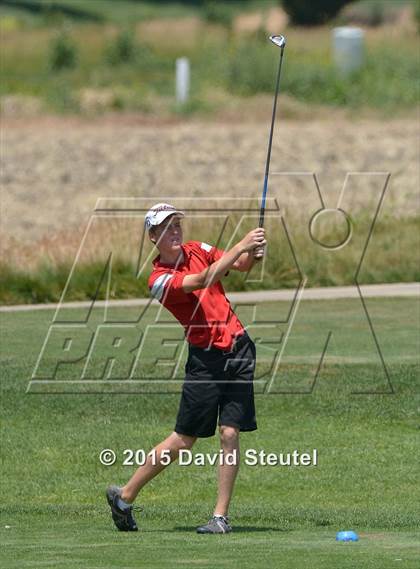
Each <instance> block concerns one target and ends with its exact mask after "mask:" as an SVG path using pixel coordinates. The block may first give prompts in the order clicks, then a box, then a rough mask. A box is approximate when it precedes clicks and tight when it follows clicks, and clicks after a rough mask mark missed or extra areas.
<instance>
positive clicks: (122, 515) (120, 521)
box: [106, 486, 139, 531]
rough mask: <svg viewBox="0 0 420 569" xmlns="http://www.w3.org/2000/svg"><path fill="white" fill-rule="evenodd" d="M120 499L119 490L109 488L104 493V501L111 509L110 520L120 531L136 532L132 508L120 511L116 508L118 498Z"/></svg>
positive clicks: (117, 488) (115, 487)
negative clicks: (105, 500)
mask: <svg viewBox="0 0 420 569" xmlns="http://www.w3.org/2000/svg"><path fill="white" fill-rule="evenodd" d="M120 497H121V488H119V487H118V486H110V487H109V488H108V490H107V491H106V499H107V501H108V504H109V506H110V508H111V512H112V519H113V520H114V524H115V525H116V526H117V528H118V529H119V530H120V531H138V529H139V528H138V527H137V524H136V520H135V519H134V518H133V506H130V507H129V508H125V509H124V510H122V509H121V508H119V507H118V505H117V502H118V498H120Z"/></svg>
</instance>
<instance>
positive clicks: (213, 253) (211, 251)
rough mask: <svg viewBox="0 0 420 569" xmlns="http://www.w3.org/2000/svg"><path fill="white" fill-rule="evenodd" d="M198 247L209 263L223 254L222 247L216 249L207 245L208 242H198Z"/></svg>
mask: <svg viewBox="0 0 420 569" xmlns="http://www.w3.org/2000/svg"><path fill="white" fill-rule="evenodd" d="M200 248H201V249H202V250H203V251H204V253H205V256H206V259H207V261H208V263H209V265H211V264H212V263H215V262H216V261H218V260H219V259H221V258H222V257H223V255H224V254H225V252H224V251H223V249H218V248H217V247H214V246H213V245H209V244H208V243H200Z"/></svg>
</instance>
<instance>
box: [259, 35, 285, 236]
mask: <svg viewBox="0 0 420 569" xmlns="http://www.w3.org/2000/svg"><path fill="white" fill-rule="evenodd" d="M269 39H270V41H272V42H273V43H274V45H276V46H277V47H279V48H280V60H279V67H278V71H277V79H276V90H275V93H274V102H273V113H272V115H271V128H270V137H269V140H268V150H267V161H266V163H265V174H264V187H263V194H262V201H261V209H260V221H259V227H263V225H264V214H265V201H266V197H267V190H268V175H269V172H270V160H271V146H272V144H273V132H274V121H275V120H276V109H277V96H278V94H279V87H280V75H281V65H282V62H283V53H284V48H285V46H286V39H285V38H284V36H270V38H269Z"/></svg>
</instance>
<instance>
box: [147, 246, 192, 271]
mask: <svg viewBox="0 0 420 569" xmlns="http://www.w3.org/2000/svg"><path fill="white" fill-rule="evenodd" d="M181 249H182V252H183V254H184V259H183V260H182V261H181V262H180V263H179V265H178V266H177V268H178V269H179V268H180V267H182V266H183V265H185V261H186V259H187V258H189V257H191V251H188V250H187V248H186V247H185V245H181ZM152 263H153V266H154V267H155V268H156V267H168V268H169V269H175V266H176V265H175V264H171V263H162V262H161V260H160V255H158V256H157V257H155V258H154V259H153V261H152Z"/></svg>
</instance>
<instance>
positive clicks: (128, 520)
mask: <svg viewBox="0 0 420 569" xmlns="http://www.w3.org/2000/svg"><path fill="white" fill-rule="evenodd" d="M182 217H184V213H183V212H181V211H178V210H177V209H176V208H174V207H173V206H171V205H168V204H157V205H155V206H153V207H152V208H151V209H150V210H149V211H148V213H147V215H146V218H145V224H146V228H147V229H148V231H149V236H150V239H151V241H152V242H153V243H154V244H155V245H156V247H157V248H158V250H159V253H160V254H159V256H158V257H156V258H155V259H154V261H153V271H152V274H151V275H150V278H149V288H150V291H151V295H152V296H153V297H154V298H156V299H157V300H158V301H159V302H160V303H161V304H163V306H165V308H167V309H168V310H169V311H170V312H171V313H172V314H173V315H174V316H175V317H176V318H177V320H178V321H179V322H180V323H181V324H182V326H183V327H184V329H185V337H186V340H187V342H188V346H189V353H188V360H187V364H186V376H185V381H184V384H183V389H182V395H181V401H180V406H179V411H178V416H177V420H176V425H175V429H174V431H173V432H172V433H171V434H170V435H169V436H168V437H167V438H166V439H165V440H164V441H162V442H161V443H160V444H158V445H157V446H156V447H155V449H154V459H152V456H148V457H147V461H146V463H145V464H144V465H143V466H140V467H139V468H138V469H137V470H136V472H135V473H134V474H133V476H132V477H131V478H130V480H129V481H128V482H127V484H125V486H122V487H118V486H110V487H109V488H108V490H107V500H108V503H109V505H110V507H111V512H112V518H113V520H114V523H115V525H116V526H117V528H118V529H119V530H121V531H137V525H136V522H135V520H134V517H133V506H132V503H133V502H134V500H135V498H136V497H137V495H138V493H139V491H140V490H141V489H142V488H143V487H144V486H145V484H147V482H149V481H150V480H151V479H152V478H154V477H155V476H156V475H157V474H158V473H159V472H161V471H162V470H163V469H164V468H165V467H166V463H167V462H168V461H167V460H162V463H161V462H160V460H159V458H160V456H161V455H162V457H163V456H165V455H166V456H168V455H169V456H170V459H171V461H173V460H176V459H177V458H178V455H179V452H180V450H181V449H191V447H192V446H193V444H194V443H195V441H196V440H197V438H201V437H211V436H213V435H214V433H215V429H216V425H218V426H219V433H220V444H221V448H222V449H223V453H224V454H226V453H232V452H236V456H237V460H236V463H235V464H222V463H220V464H219V471H218V496H217V502H216V506H215V509H214V513H213V516H212V517H211V519H210V521H209V522H208V523H207V524H205V525H203V526H201V527H199V528H197V532H198V533H209V534H212V533H228V532H230V531H232V527H231V526H230V523H229V518H228V510H229V504H230V500H231V497H232V492H233V486H234V483H235V478H236V475H237V473H238V468H239V432H240V431H254V430H255V429H256V428H257V423H256V419H255V406H254V389H253V378H254V369H255V344H254V343H253V341H252V340H251V338H250V337H249V336H248V334H247V333H246V331H245V330H244V327H243V325H242V324H241V322H240V321H239V319H238V318H237V316H236V315H235V313H234V312H233V310H232V308H231V306H230V303H229V301H228V300H227V298H226V296H225V292H224V290H223V286H222V284H221V279H222V277H223V276H225V275H226V274H227V272H228V271H229V270H230V269H235V270H239V271H247V270H248V269H249V268H251V266H252V265H253V263H254V260H255V259H256V258H260V257H261V256H262V255H263V253H264V247H265V245H266V240H265V237H264V229H262V228H257V229H254V230H253V231H251V232H250V233H248V234H247V235H246V236H245V237H244V238H243V239H242V240H241V241H239V243H237V244H236V245H234V246H233V247H232V248H231V249H230V250H229V251H226V252H224V251H221V250H219V249H217V248H216V247H212V246H210V245H208V244H207V243H201V242H199V241H188V242H186V243H183V242H182V241H183V238H182V227H181V219H182ZM162 453H164V454H162Z"/></svg>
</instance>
